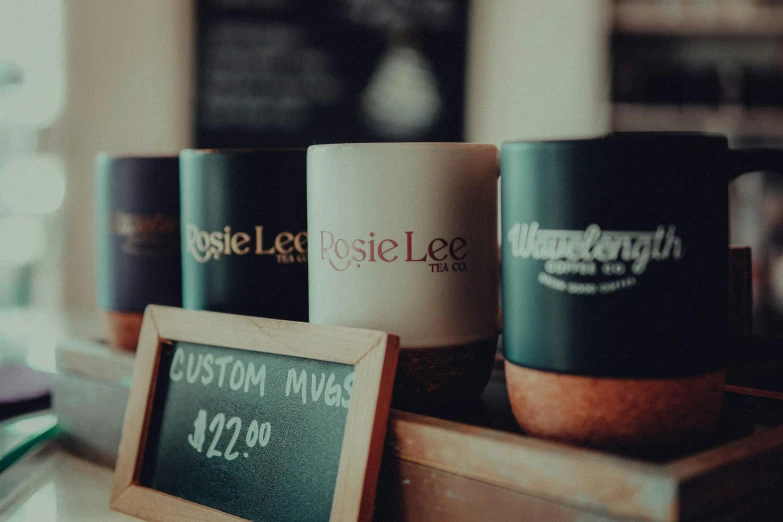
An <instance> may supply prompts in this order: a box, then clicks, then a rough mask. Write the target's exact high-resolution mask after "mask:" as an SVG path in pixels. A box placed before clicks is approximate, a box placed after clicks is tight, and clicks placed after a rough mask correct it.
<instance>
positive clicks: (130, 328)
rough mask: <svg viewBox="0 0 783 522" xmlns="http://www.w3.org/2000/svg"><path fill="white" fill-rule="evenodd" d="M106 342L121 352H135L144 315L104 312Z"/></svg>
mask: <svg viewBox="0 0 783 522" xmlns="http://www.w3.org/2000/svg"><path fill="white" fill-rule="evenodd" d="M105 315H106V323H107V326H108V328H107V330H108V332H107V333H108V341H109V344H110V345H111V346H114V347H115V348H119V349H121V350H128V351H134V352H135V351H136V346H137V345H138V344H139V333H141V323H142V320H143V319H144V314H140V313H133V312H112V311H106V312H105Z"/></svg>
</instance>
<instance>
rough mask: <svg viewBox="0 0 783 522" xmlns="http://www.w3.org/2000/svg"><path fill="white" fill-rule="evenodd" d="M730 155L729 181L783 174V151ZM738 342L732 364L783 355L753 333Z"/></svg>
mask: <svg viewBox="0 0 783 522" xmlns="http://www.w3.org/2000/svg"><path fill="white" fill-rule="evenodd" d="M729 155H730V156H729V157H730V161H731V166H730V169H729V177H728V180H727V181H733V180H734V179H736V178H738V177H739V176H741V175H742V174H747V173H750V172H760V171H764V172H774V173H777V174H783V149H771V148H764V147H748V148H742V149H731V150H730V151H729ZM737 341H738V342H737V343H736V346H737V352H736V354H735V355H734V357H732V361H730V362H731V363H735V364H749V363H754V362H765V361H770V360H773V359H779V358H780V357H781V354H782V353H783V351H781V347H780V341H779V340H776V341H771V340H769V339H765V338H763V337H760V336H757V335H753V334H752V333H751V334H750V335H747V336H741V337H740V336H738V339H737Z"/></svg>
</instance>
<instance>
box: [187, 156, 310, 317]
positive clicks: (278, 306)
mask: <svg viewBox="0 0 783 522" xmlns="http://www.w3.org/2000/svg"><path fill="white" fill-rule="evenodd" d="M306 170H307V152H306V150H305V149H258V150H252V149H247V150H230V149H226V150H184V151H182V152H181V153H180V185H181V202H182V278H183V283H182V295H183V306H184V307H185V308H188V309H193V310H211V311H216V312H226V313H234V314H241V315H251V316H259V317H267V318H273V319H286V320H291V321H306V320H307V307H308V301H307V208H306V197H307V195H306V191H305V182H306V179H305V178H306Z"/></svg>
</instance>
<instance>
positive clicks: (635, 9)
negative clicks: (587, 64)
mask: <svg viewBox="0 0 783 522" xmlns="http://www.w3.org/2000/svg"><path fill="white" fill-rule="evenodd" d="M614 31H615V33H628V34H672V35H685V36H688V35H758V36H776V35H780V36H783V7H778V6H771V5H763V4H756V3H753V2H751V1H749V0H717V1H714V2H697V1H693V0H690V1H668V2H651V1H649V0H648V1H644V2H642V1H619V2H616V3H615V6H614Z"/></svg>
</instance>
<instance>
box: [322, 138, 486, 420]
mask: <svg viewBox="0 0 783 522" xmlns="http://www.w3.org/2000/svg"><path fill="white" fill-rule="evenodd" d="M307 170H308V172H307V204H308V208H307V216H308V233H309V236H308V241H309V245H310V259H309V280H310V288H309V302H310V321H311V322H314V323H319V324H334V325H341V326H354V327H362V328H373V329H378V330H383V331H387V332H390V333H394V334H396V335H398V336H400V344H401V347H402V349H401V351H400V360H399V364H398V367H397V376H396V379H395V389H394V395H393V399H392V401H393V405H394V407H396V408H403V409H407V410H413V411H432V410H434V409H438V408H441V407H449V406H456V405H459V404H461V403H464V402H465V401H470V400H476V399H477V398H478V397H479V396H480V395H481V392H482V390H483V389H484V386H485V385H486V383H487V381H488V380H489V375H490V373H491V369H492V365H493V357H494V354H495V350H496V345H497V310H498V299H497V274H498V270H497V239H496V238H497V175H498V170H497V149H496V147H494V146H492V145H473V144H465V143H397V144H345V145H323V146H313V147H310V149H309V150H308V169H307Z"/></svg>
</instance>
